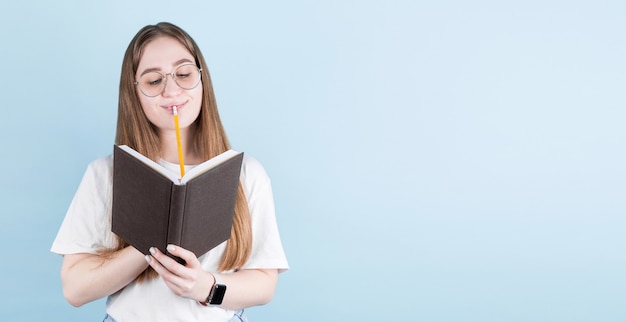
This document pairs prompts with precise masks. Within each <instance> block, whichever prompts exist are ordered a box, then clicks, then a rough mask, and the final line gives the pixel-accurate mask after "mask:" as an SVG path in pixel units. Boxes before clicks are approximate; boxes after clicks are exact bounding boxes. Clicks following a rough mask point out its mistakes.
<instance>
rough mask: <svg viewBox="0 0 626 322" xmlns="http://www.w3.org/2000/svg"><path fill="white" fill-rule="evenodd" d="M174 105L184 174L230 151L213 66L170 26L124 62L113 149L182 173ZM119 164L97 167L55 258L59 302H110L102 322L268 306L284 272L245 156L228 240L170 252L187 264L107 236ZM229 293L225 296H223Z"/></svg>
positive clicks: (83, 186) (254, 170)
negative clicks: (200, 250) (197, 251)
mask: <svg viewBox="0 0 626 322" xmlns="http://www.w3.org/2000/svg"><path fill="white" fill-rule="evenodd" d="M174 107H176V109H177V110H178V115H179V126H180V135H181V141H182V146H183V151H184V158H183V160H185V164H186V165H185V167H187V168H188V169H189V168H190V167H193V166H192V165H194V164H199V163H201V162H203V161H205V160H208V159H210V158H212V157H214V156H216V155H218V154H220V153H221V152H224V151H226V150H228V149H229V143H228V140H227V138H226V134H225V132H224V129H223V127H222V124H221V121H220V117H219V114H218V111H217V105H216V101H215V97H214V94H213V87H212V84H211V79H210V76H209V72H208V68H207V65H206V63H205V61H204V58H203V56H202V54H201V52H200V50H199V49H198V47H197V45H196V43H195V42H194V40H193V39H192V38H191V37H190V36H189V35H188V34H187V33H186V32H185V31H183V30H182V29H180V28H178V27H177V26H175V25H172V24H170V23H159V24H156V25H149V26H146V27H144V28H143V29H141V30H140V31H139V32H138V33H137V35H135V37H134V38H133V40H132V41H131V43H130V44H129V46H128V48H127V50H126V53H125V55H124V60H123V63H122V74H121V80H120V93H119V108H118V121H117V135H116V140H115V141H116V142H115V143H116V144H119V145H121V144H125V145H128V146H130V147H132V148H134V149H135V150H137V151H139V152H140V153H142V154H144V155H145V156H147V157H149V158H151V159H153V160H155V161H158V162H160V163H161V164H162V165H163V166H165V167H167V168H169V169H171V170H172V171H176V172H178V171H179V167H178V158H179V157H178V149H177V143H176V142H177V140H176V131H175V127H174V122H173V110H174ZM113 170H114V169H113V160H112V157H111V156H109V157H107V158H102V159H98V160H96V161H94V162H92V163H91V164H90V165H89V166H88V168H87V171H86V173H85V175H84V177H83V179H82V181H81V183H80V186H79V188H78V190H77V192H76V194H75V196H74V199H73V200H72V203H71V205H70V207H69V209H68V212H67V214H66V216H65V219H64V221H63V223H62V225H61V228H60V229H59V232H58V235H57V237H56V239H55V241H54V243H53V245H52V252H55V253H58V254H61V255H63V264H62V266H61V280H62V284H63V294H64V296H65V298H66V299H67V301H68V302H69V303H70V304H72V305H74V306H81V305H83V304H85V303H88V302H90V301H93V300H96V299H99V298H102V297H108V299H107V304H106V306H107V316H106V318H105V321H120V322H124V321H246V317H245V315H244V314H243V309H244V308H246V307H250V306H255V305H263V304H265V303H268V302H269V301H270V300H271V299H272V297H273V294H274V290H275V287H276V283H277V278H278V274H279V273H280V272H281V271H284V270H286V269H288V264H287V260H286V257H285V254H284V251H283V248H282V244H281V241H280V236H279V232H278V228H277V225H276V218H275V214H274V203H273V197H272V190H271V185H270V180H269V178H268V176H267V174H266V173H265V171H264V169H263V167H262V166H261V165H260V164H259V163H258V162H257V161H256V160H254V159H252V158H250V157H248V156H245V157H244V160H243V164H242V169H241V176H240V184H239V191H238V195H237V201H236V206H235V213H234V218H233V226H232V230H231V236H230V239H229V240H228V241H226V242H224V243H222V244H221V245H219V246H217V247H216V248H214V249H212V250H211V251H209V252H208V253H206V254H203V255H201V256H199V257H196V256H195V255H194V254H193V253H192V252H190V251H188V250H186V249H183V248H181V247H179V246H178V245H169V246H168V247H167V248H168V249H167V251H168V252H170V253H171V254H173V255H175V256H178V257H180V258H182V259H183V260H185V264H184V265H182V264H179V263H178V262H177V261H175V260H173V259H172V258H170V257H168V256H167V255H165V254H164V253H165V251H166V250H164V249H157V248H155V247H153V248H151V249H150V253H151V255H148V256H144V255H143V254H142V253H141V252H140V251H138V250H137V249H135V248H134V247H132V246H129V245H128V244H127V243H126V242H125V241H124V240H122V239H120V238H119V237H117V236H116V235H115V234H114V233H112V232H111V202H112V189H113V188H112V173H113ZM224 289H225V290H226V292H225V293H224V294H223V298H222V296H221V294H218V293H220V291H222V290H224Z"/></svg>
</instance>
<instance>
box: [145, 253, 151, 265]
mask: <svg viewBox="0 0 626 322" xmlns="http://www.w3.org/2000/svg"><path fill="white" fill-rule="evenodd" d="M151 261H152V258H151V257H150V255H146V262H148V263H150V262H151Z"/></svg>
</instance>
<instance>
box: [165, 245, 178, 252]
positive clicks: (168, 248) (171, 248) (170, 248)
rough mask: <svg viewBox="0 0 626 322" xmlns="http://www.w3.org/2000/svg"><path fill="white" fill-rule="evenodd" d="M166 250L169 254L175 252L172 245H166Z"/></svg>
mask: <svg viewBox="0 0 626 322" xmlns="http://www.w3.org/2000/svg"><path fill="white" fill-rule="evenodd" d="M167 250H169V251H170V252H173V251H175V250H176V247H175V246H174V245H167Z"/></svg>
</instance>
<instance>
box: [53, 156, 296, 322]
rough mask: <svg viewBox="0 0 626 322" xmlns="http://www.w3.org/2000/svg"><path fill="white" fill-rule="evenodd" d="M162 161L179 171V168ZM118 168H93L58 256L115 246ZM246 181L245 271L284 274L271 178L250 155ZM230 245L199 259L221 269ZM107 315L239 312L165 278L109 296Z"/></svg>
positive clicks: (101, 164)
mask: <svg viewBox="0 0 626 322" xmlns="http://www.w3.org/2000/svg"><path fill="white" fill-rule="evenodd" d="M161 163H162V164H163V165H164V166H166V167H168V168H170V169H171V170H172V171H178V165H174V164H167V163H165V162H161ZM112 170H113V158H112V156H109V157H106V158H101V159H98V160H95V161H93V162H92V163H91V164H89V166H88V167H87V171H86V172H85V174H84V176H83V179H82V181H81V183H80V186H79V187H78V190H77V191H76V194H75V195H74V199H73V200H72V203H71V204H70V207H69V209H68V211H67V214H66V215H65V219H64V220H63V223H62V224H61V228H60V229H59V232H58V234H57V237H56V239H55V240H54V243H53V244H52V248H51V251H52V252H54V253H57V254H61V255H64V254H77V253H90V254H95V253H96V252H97V251H98V250H101V249H104V248H112V247H114V246H115V239H114V235H113V233H112V232H111V203H112V191H113V190H112V183H113V172H112ZM240 180H241V182H242V183H243V188H244V190H245V194H246V198H247V201H248V207H249V208H250V216H251V219H252V253H251V256H250V258H249V260H248V261H247V262H246V264H245V265H244V266H243V267H242V269H253V268H276V269H278V270H279V272H283V271H285V270H287V269H288V268H289V266H288V263H287V259H286V256H285V253H284V251H283V247H282V243H281V241H280V235H279V232H278V226H277V224H276V216H275V213H274V198H273V195H272V188H271V182H270V179H269V177H268V176H267V174H266V172H265V169H264V168H263V166H262V165H261V164H260V163H259V162H257V161H256V160H255V159H253V158H251V157H248V156H244V159H243V164H242V167H241V176H240ZM226 243H227V242H224V243H222V244H220V245H218V246H217V247H216V248H214V249H212V250H211V251H209V252H208V253H206V254H204V255H202V256H200V257H199V260H200V263H201V264H202V267H203V268H204V270H205V271H209V272H216V271H217V267H218V265H219V261H220V259H221V257H222V254H223V253H224V250H225V249H226ZM107 313H108V314H109V315H111V316H112V317H113V318H115V319H116V320H117V321H118V322H125V321H155V322H156V321H228V320H229V319H230V318H231V317H232V316H233V313H234V312H233V311H230V310H225V309H222V308H219V307H211V306H208V307H206V306H202V305H200V304H198V302H196V301H193V300H190V299H187V298H183V297H180V296H177V295H175V294H174V293H172V291H170V289H169V288H167V286H166V285H165V283H164V282H163V281H162V279H161V278H160V277H159V278H156V279H153V280H150V281H145V282H142V283H136V282H131V283H130V284H129V285H127V286H126V287H125V288H123V289H121V290H120V291H118V292H117V293H115V294H113V295H111V296H109V298H108V299H107Z"/></svg>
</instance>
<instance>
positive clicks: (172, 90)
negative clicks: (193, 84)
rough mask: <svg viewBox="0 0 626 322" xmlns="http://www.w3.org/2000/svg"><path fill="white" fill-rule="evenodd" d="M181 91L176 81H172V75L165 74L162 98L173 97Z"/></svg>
mask: <svg viewBox="0 0 626 322" xmlns="http://www.w3.org/2000/svg"><path fill="white" fill-rule="evenodd" d="M167 76H170V78H169V79H168V78H167ZM182 90H183V89H182V88H181V87H180V86H178V84H176V81H175V80H174V75H172V74H167V75H165V88H164V89H163V96H165V97H169V96H175V95H178V94H180V92H181V91H182Z"/></svg>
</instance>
